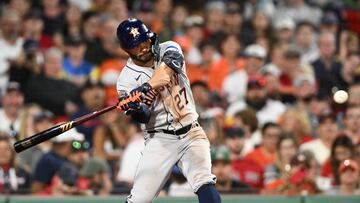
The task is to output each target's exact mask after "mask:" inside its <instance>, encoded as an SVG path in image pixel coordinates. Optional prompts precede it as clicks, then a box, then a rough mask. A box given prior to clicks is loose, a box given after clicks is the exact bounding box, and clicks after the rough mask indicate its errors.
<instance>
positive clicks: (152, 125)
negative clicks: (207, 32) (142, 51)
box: [116, 41, 198, 130]
mask: <svg viewBox="0 0 360 203" xmlns="http://www.w3.org/2000/svg"><path fill="white" fill-rule="evenodd" d="M159 46H160V58H162V57H163V55H164V53H165V52H166V51H169V50H174V51H178V52H180V53H181V54H182V51H181V48H180V46H179V45H178V44H177V43H175V42H173V41H167V42H164V43H161V44H160V45H159ZM182 55H183V54H182ZM159 64H160V63H159V62H155V64H154V66H153V67H152V68H149V67H141V66H138V65H136V64H135V63H134V62H133V61H132V59H131V58H129V59H128V61H127V64H126V66H125V67H124V69H123V70H122V71H121V73H120V76H119V77H118V80H117V85H116V87H117V91H118V94H119V96H122V95H124V94H129V92H130V91H131V90H133V89H134V88H137V87H139V86H140V85H142V84H143V83H145V82H147V81H148V80H149V79H150V78H151V76H152V75H153V73H154V70H155V68H156V67H157V66H158V65H159ZM181 70H182V71H181V74H176V73H175V74H174V75H173V77H172V78H171V81H170V83H169V84H168V85H166V86H164V87H160V88H159V89H157V90H156V91H157V92H158V94H157V98H156V100H155V102H154V103H153V104H152V105H151V106H150V107H149V108H150V111H151V112H152V114H151V117H150V121H149V122H148V123H147V124H145V125H143V126H142V127H143V129H144V130H157V129H167V130H177V129H179V128H182V127H184V126H186V125H189V124H191V123H193V122H194V121H195V120H197V118H198V114H197V113H196V108H195V103H194V99H193V95H192V92H191V88H190V83H189V79H188V77H187V75H186V67H185V63H184V65H183V66H182V68H181Z"/></svg>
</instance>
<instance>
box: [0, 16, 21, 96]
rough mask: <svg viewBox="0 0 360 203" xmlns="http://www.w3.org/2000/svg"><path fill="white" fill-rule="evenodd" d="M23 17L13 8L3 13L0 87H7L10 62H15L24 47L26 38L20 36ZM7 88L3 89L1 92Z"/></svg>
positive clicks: (0, 41)
mask: <svg viewBox="0 0 360 203" xmlns="http://www.w3.org/2000/svg"><path fill="white" fill-rule="evenodd" d="M20 22H21V17H20V16H19V14H18V13H17V12H16V11H14V10H11V9H6V10H4V12H3V13H2V15H1V19H0V24H1V38H0V49H1V50H2V51H1V53H0V87H6V85H7V83H8V80H9V75H8V70H9V68H10V64H11V63H14V62H15V61H16V59H17V57H18V56H19V55H20V53H21V52H22V49H23V43H24V40H23V38H22V37H21V36H20V25H21V23H20ZM4 92H5V90H4V89H3V88H2V89H1V94H3V93H4Z"/></svg>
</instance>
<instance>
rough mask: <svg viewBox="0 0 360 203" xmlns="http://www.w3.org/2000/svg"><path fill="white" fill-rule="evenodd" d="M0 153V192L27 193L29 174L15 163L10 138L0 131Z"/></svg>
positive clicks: (4, 193)
mask: <svg viewBox="0 0 360 203" xmlns="http://www.w3.org/2000/svg"><path fill="white" fill-rule="evenodd" d="M0 154H1V156H0V175H1V177H0V193H1V194H3V195H6V194H28V193H29V189H30V174H29V173H27V172H26V171H25V170H24V169H23V168H21V167H20V166H18V165H17V164H16V162H15V152H14V151H13V149H12V144H11V140H10V138H9V135H6V134H4V133H0Z"/></svg>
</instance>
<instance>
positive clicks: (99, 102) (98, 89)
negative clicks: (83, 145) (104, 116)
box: [70, 80, 105, 148]
mask: <svg viewBox="0 0 360 203" xmlns="http://www.w3.org/2000/svg"><path fill="white" fill-rule="evenodd" d="M81 100H82V105H81V106H80V107H79V109H78V111H76V112H75V113H74V114H73V115H71V117H70V118H71V119H75V118H78V117H80V116H83V115H86V114H88V113H91V112H94V111H96V110H99V109H102V108H103V107H104V105H105V91H104V89H103V84H102V83H100V82H97V81H92V80H87V81H86V83H85V84H84V87H83V88H82V90H81ZM100 124H101V119H100V118H99V117H97V118H94V119H91V120H90V121H88V122H86V123H84V124H83V125H80V126H77V127H76V129H77V130H78V131H79V132H81V133H83V134H84V135H85V140H86V141H88V142H89V143H90V148H92V146H93V135H94V131H95V128H96V127H97V126H98V125H100Z"/></svg>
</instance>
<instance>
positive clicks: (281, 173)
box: [264, 134, 299, 185]
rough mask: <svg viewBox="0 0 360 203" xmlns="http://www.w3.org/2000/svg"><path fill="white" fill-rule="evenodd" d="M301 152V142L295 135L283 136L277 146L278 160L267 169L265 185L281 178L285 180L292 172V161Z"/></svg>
mask: <svg viewBox="0 0 360 203" xmlns="http://www.w3.org/2000/svg"><path fill="white" fill-rule="evenodd" d="M298 150H299V142H298V140H297V139H296V137H295V136H294V135H293V134H283V135H281V136H280V138H279V141H278V142H277V144H276V159H275V163H274V164H273V165H269V166H268V167H266V169H265V173H264V183H265V185H266V184H271V182H273V181H275V180H276V179H279V178H284V177H285V176H286V175H287V173H288V172H289V170H290V162H291V159H292V158H293V157H294V156H295V155H296V154H297V152H298Z"/></svg>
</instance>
